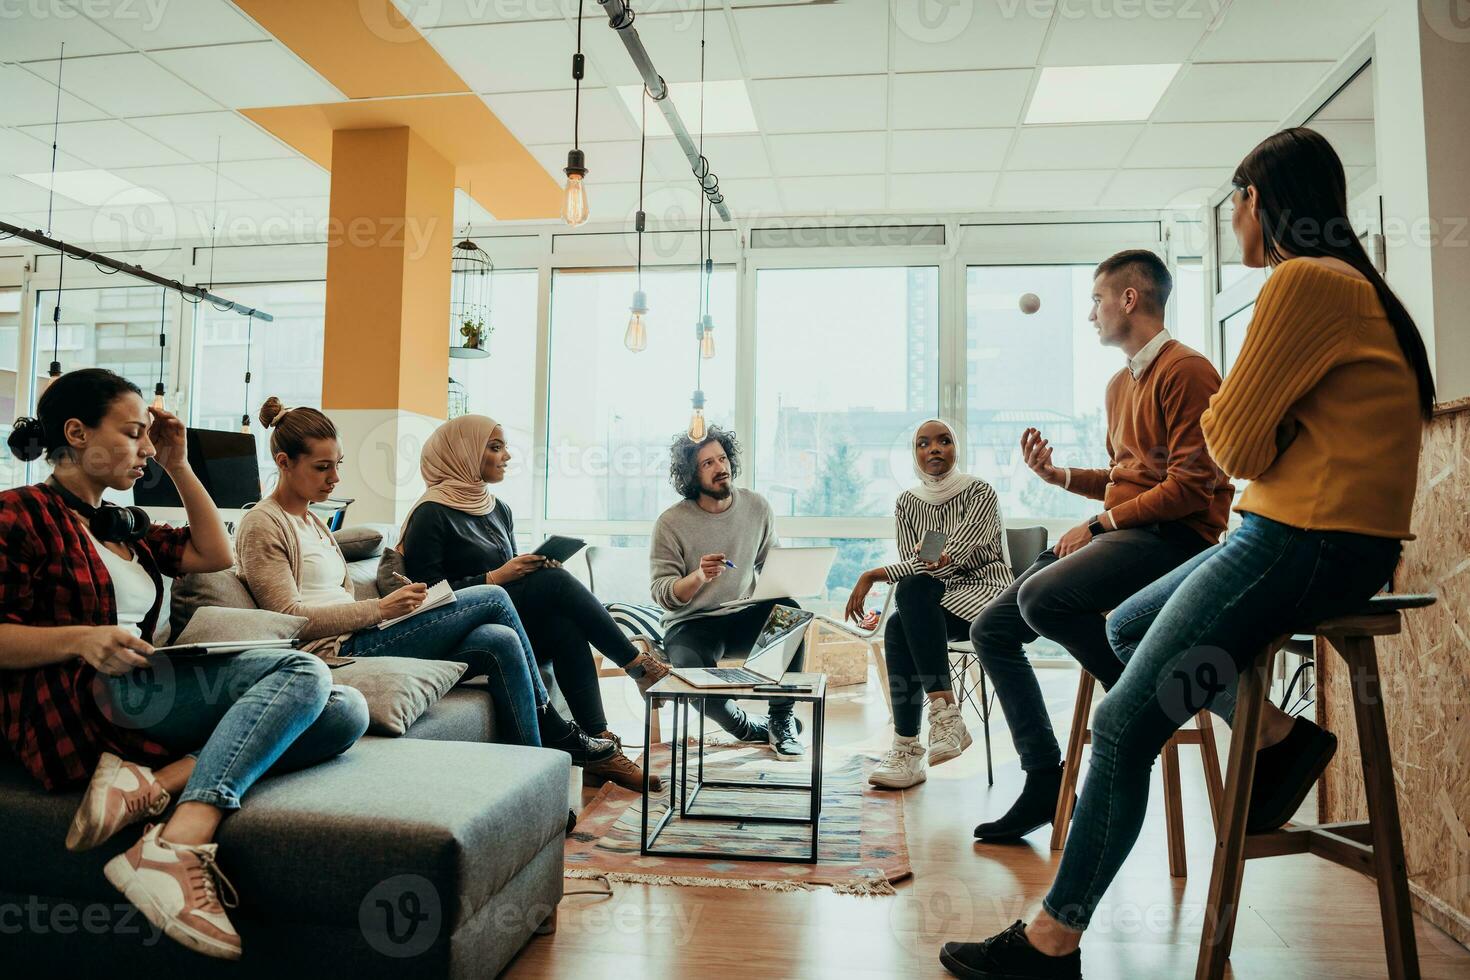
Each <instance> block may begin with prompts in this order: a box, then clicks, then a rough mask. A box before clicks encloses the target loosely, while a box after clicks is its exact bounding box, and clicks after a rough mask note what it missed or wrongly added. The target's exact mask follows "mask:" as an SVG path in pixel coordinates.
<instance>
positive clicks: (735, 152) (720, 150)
mask: <svg viewBox="0 0 1470 980" xmlns="http://www.w3.org/2000/svg"><path fill="white" fill-rule="evenodd" d="M695 139H696V141H697V140H698V137H695ZM655 147H657V150H658V152H659V154H660V156H659V158H658V159H659V160H660V162H661V163H662V164H663V165H664V167H665V169H664V174H665V176H667V177H670V178H680V177H688V178H689V179H690V180H693V179H694V177H693V171H692V170H691V168H690V166H689V160H688V158H687V157H685V156H684V151H683V150H682V149H680V148H679V144H678V143H676V142H675V141H674V140H672V139H660V140H649V142H648V152H649V159H650V160H652V159H654V151H655ZM704 155H705V156H706V157H707V158H708V159H709V162H710V166H711V167H712V168H713V169H714V172H715V173H716V174H717V175H718V176H719V178H720V180H721V181H724V180H726V179H727V178H733V179H736V180H744V179H748V178H753V177H769V176H770V175H771V163H770V161H769V160H768V159H766V148H765V144H764V143H763V142H762V140H761V138H760V137H759V136H749V135H726V136H706V137H705V138H704Z"/></svg>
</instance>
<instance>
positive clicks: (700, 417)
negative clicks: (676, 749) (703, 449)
mask: <svg viewBox="0 0 1470 980" xmlns="http://www.w3.org/2000/svg"><path fill="white" fill-rule="evenodd" d="M706 431H707V429H706V428H705V424H704V409H702V408H696V409H695V410H694V414H693V415H691V416H689V439H690V441H692V442H699V441H701V440H702V439H704V434H705V432H706Z"/></svg>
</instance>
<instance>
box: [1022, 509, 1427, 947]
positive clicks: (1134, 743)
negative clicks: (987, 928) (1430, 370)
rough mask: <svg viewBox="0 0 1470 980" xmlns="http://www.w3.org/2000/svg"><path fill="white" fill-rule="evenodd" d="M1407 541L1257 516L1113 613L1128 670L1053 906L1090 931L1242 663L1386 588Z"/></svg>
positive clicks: (1100, 733) (1111, 626)
mask: <svg viewBox="0 0 1470 980" xmlns="http://www.w3.org/2000/svg"><path fill="white" fill-rule="evenodd" d="M1401 547H1402V545H1401V543H1400V542H1399V541H1396V540H1393V539H1391V538H1376V537H1369V536H1367V535H1362V534H1348V533H1343V532H1336V531H1304V530H1301V529H1299V528H1294V527H1289V526H1288V525H1285V524H1281V523H1278V522H1276V521H1272V520H1269V519H1267V518H1264V517H1260V516H1259V515H1256V514H1246V515H1245V522H1244V524H1243V525H1242V526H1241V528H1240V530H1238V531H1237V532H1235V533H1234V534H1232V535H1231V536H1230V537H1229V538H1227V539H1226V541H1225V542H1224V543H1223V544H1219V545H1216V546H1215V547H1213V548H1211V549H1209V550H1208V551H1205V552H1203V553H1202V554H1200V555H1199V556H1197V557H1196V558H1194V559H1192V560H1190V561H1188V562H1186V563H1185V564H1183V565H1181V566H1180V567H1179V568H1177V569H1175V570H1174V571H1173V572H1170V573H1169V574H1168V575H1165V576H1164V577H1163V578H1161V579H1159V580H1158V581H1157V582H1155V583H1153V584H1152V585H1150V586H1148V587H1146V588H1145V589H1143V591H1141V592H1139V593H1138V594H1137V595H1135V596H1133V597H1132V598H1131V599H1129V600H1128V601H1126V602H1124V603H1123V604H1122V605H1121V606H1119V607H1118V608H1117V609H1115V610H1114V611H1113V614H1112V615H1111V616H1110V617H1109V618H1108V638H1109V640H1110V641H1111V643H1112V644H1113V647H1114V649H1115V650H1116V651H1117V652H1118V655H1119V657H1121V658H1123V659H1124V660H1125V661H1126V663H1127V666H1126V667H1124V669H1123V676H1122V678H1121V679H1120V680H1119V681H1118V683H1117V685H1115V686H1114V687H1113V689H1112V690H1111V691H1109V692H1108V694H1107V695H1106V696H1105V697H1104V698H1103V700H1102V702H1101V704H1099V705H1098V708H1097V711H1096V713H1094V715H1093V719H1092V763H1091V765H1090V766H1089V768H1088V770H1087V778H1086V780H1085V781H1084V782H1083V786H1082V793H1081V795H1080V797H1079V798H1078V801H1077V810H1076V813H1075V815H1074V816H1073V818H1072V831H1071V834H1070V836H1069V837H1068V838H1067V846H1066V850H1065V851H1063V853H1062V863H1061V867H1059V868H1058V869H1057V876H1056V880H1055V881H1053V882H1052V886H1051V891H1049V892H1048V893H1047V895H1046V898H1045V899H1043V900H1042V905H1043V906H1044V907H1045V908H1046V911H1047V912H1048V913H1049V914H1050V915H1051V916H1052V917H1053V918H1055V919H1056V920H1057V921H1058V922H1060V923H1061V924H1062V925H1064V926H1068V927H1069V928H1072V929H1078V930H1081V929H1086V928H1087V924H1088V922H1089V921H1090V920H1091V918H1092V914H1093V911H1094V910H1095V909H1096V908H1097V905H1098V902H1099V901H1100V900H1101V899H1102V896H1103V893H1104V892H1106V891H1107V889H1108V886H1109V885H1110V884H1111V883H1112V881H1113V877H1114V876H1115V875H1116V874H1117V873H1118V869H1119V868H1120V867H1121V866H1122V864H1123V860H1124V858H1126V857H1127V856H1128V852H1129V851H1131V850H1132V849H1133V842H1134V841H1135V840H1137V839H1138V832H1139V828H1140V827H1142V825H1143V815H1144V810H1145V809H1146V807H1147V805H1148V791H1149V782H1150V778H1149V774H1150V772H1151V771H1152V770H1153V763H1154V759H1155V758H1156V757H1157V756H1158V754H1159V752H1160V751H1161V750H1162V749H1163V747H1164V743H1165V742H1167V741H1168V740H1169V736H1170V735H1172V734H1173V733H1174V732H1175V731H1176V730H1177V729H1178V728H1179V727H1180V726H1182V725H1183V724H1184V723H1185V722H1186V721H1187V720H1189V719H1190V718H1192V717H1194V715H1195V714H1197V713H1198V712H1199V711H1201V710H1204V709H1209V710H1210V711H1211V712H1212V713H1215V714H1220V715H1221V716H1222V717H1228V716H1229V714H1230V713H1231V712H1232V710H1233V707H1234V700H1233V698H1232V697H1231V696H1230V695H1231V692H1232V691H1233V690H1234V688H1235V682H1236V679H1237V678H1238V676H1239V674H1240V672H1241V671H1242V670H1245V669H1247V668H1248V667H1249V666H1250V664H1251V663H1252V661H1253V660H1254V659H1255V658H1256V657H1257V656H1258V655H1259V654H1260V653H1261V651H1262V650H1263V649H1264V648H1265V646H1266V644H1268V643H1270V642H1271V641H1272V640H1274V639H1275V638H1277V637H1279V636H1281V635H1282V634H1284V633H1287V632H1290V631H1292V630H1293V629H1299V628H1301V627H1303V626H1308V625H1311V624H1314V623H1317V622H1320V621H1321V620H1324V619H1328V618H1330V617H1332V616H1337V615H1342V614H1345V613H1347V612H1349V611H1351V610H1353V609H1355V608H1356V607H1358V606H1360V605H1361V604H1362V603H1363V602H1364V601H1366V600H1367V599H1369V598H1370V597H1372V596H1373V595H1374V594H1375V593H1376V592H1378V591H1379V590H1380V589H1381V588H1383V586H1384V584H1385V583H1387V582H1388V580H1389V577H1390V576H1391V575H1392V574H1393V569H1394V566H1395V565H1396V564H1397V563H1398V559H1399V552H1400V550H1401Z"/></svg>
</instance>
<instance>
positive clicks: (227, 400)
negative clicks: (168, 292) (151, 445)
mask: <svg viewBox="0 0 1470 980" xmlns="http://www.w3.org/2000/svg"><path fill="white" fill-rule="evenodd" d="M215 291H216V292H218V293H221V294H223V295H226V296H228V297H229V298H230V299H232V300H234V301H235V302H237V303H243V304H245V305H246V306H251V307H255V308H257V309H261V310H264V311H266V312H267V313H269V314H270V315H271V316H273V317H274V318H275V319H274V320H273V321H271V322H269V323H265V322H262V321H256V322H255V323H254V324H253V325H252V324H251V323H250V321H249V319H248V318H246V317H243V316H241V315H240V314H238V313H234V312H221V311H219V310H217V309H215V308H214V307H213V306H210V305H209V304H208V303H200V304H199V305H198V306H194V307H191V308H190V309H189V310H187V311H186V312H188V313H189V314H190V315H192V316H195V317H197V319H196V320H195V327H194V380H193V385H192V387H193V397H192V398H191V404H192V406H193V408H192V412H191V414H192V418H191V419H190V424H191V425H194V426H197V427H198V428H201V429H225V430H229V431H236V430H238V429H239V428H240V417H241V416H242V415H244V414H248V415H249V416H250V429H251V431H252V432H254V433H255V436H256V439H255V443H256V450H257V453H258V454H259V457H260V473H261V481H262V489H263V490H264V491H265V492H267V493H269V492H270V490H271V488H272V487H273V486H274V480H275V472H276V468H275V466H274V465H273V464H272V463H271V461H270V440H269V438H268V437H267V434H266V433H265V432H263V431H262V430H261V428H260V420H259V419H258V418H257V416H258V415H259V412H260V406H261V404H262V403H263V402H264V401H265V400H266V399H267V398H269V397H270V396H271V395H275V396H276V397H277V398H279V399H280V400H281V401H282V402H284V403H285V404H286V405H289V406H293V407H294V406H297V405H310V406H312V407H314V408H315V407H320V406H321V403H322V337H323V320H324V316H325V310H326V284H325V283H323V282H319V281H318V282H280V283H258V284H246V285H233V284H231V285H221V286H219V287H218V288H217V289H216V290H215ZM247 341H248V347H249V351H250V374H251V377H250V392H249V402H248V404H247V402H246V392H245V352H246V348H247Z"/></svg>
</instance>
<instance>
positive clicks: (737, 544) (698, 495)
mask: <svg viewBox="0 0 1470 980" xmlns="http://www.w3.org/2000/svg"><path fill="white" fill-rule="evenodd" d="M669 456H670V461H669V478H670V480H671V481H672V482H673V484H674V489H675V490H677V491H678V492H679V495H680V496H681V497H683V498H684V499H683V500H681V501H679V502H678V503H677V504H675V505H674V506H672V507H670V508H669V509H668V510H666V511H664V512H663V513H662V514H660V515H659V518H658V521H657V522H656V523H655V524H654V526H653V545H652V556H651V560H650V572H651V575H650V577H651V578H652V580H653V583H652V584H653V597H654V599H655V600H657V601H658V604H659V605H661V606H663V607H664V609H666V610H667V612H666V613H665V615H664V627H665V630H666V633H665V636H664V648H665V649H666V650H667V651H668V654H669V662H670V663H672V664H673V665H674V666H675V667H713V666H714V665H715V664H716V663H718V662H719V660H720V658H721V657H723V656H725V655H726V654H727V653H728V654H743V653H747V652H749V651H750V649H751V647H752V646H753V645H754V644H755V638H756V635H757V634H758V633H759V632H760V629H761V627H762V626H763V625H764V624H765V621H766V617H767V616H769V615H770V613H771V609H772V607H773V606H776V605H778V604H779V605H783V606H795V605H796V603H795V602H793V601H792V600H791V599H770V600H767V601H764V602H757V603H753V604H751V605H748V606H739V607H734V608H728V607H724V608H722V607H721V605H720V604H721V603H723V602H730V601H733V600H736V599H743V598H745V597H746V596H748V595H750V594H751V593H752V592H754V591H755V574H756V572H757V571H759V570H760V568H761V566H762V565H764V564H765V560H766V555H767V553H769V552H770V550H771V549H772V548H776V547H780V543H779V542H778V541H777V540H776V523H775V520H774V518H773V517H772V515H771V505H770V504H768V503H766V499H765V498H764V497H762V496H761V495H760V494H758V493H756V492H755V491H753V490H744V489H739V488H737V487H735V485H734V481H735V477H736V476H737V475H738V474H739V473H740V444H739V443H738V442H737V441H736V440H735V433H733V432H727V431H725V430H723V429H721V428H719V427H718V426H711V427H710V429H709V433H708V434H707V435H706V436H705V438H704V439H702V440H700V441H699V442H695V441H694V440H692V439H690V438H689V437H688V436H687V435H685V434H684V433H682V432H681V433H679V434H678V435H677V436H675V437H674V441H673V444H672V445H671V446H670V447H669ZM804 652H805V651H804V650H802V649H799V650H797V653H796V657H795V658H794V659H793V660H792V662H791V669H792V670H800V669H801V662H802V656H803V653H804ZM704 704H705V711H706V713H707V714H708V715H709V717H710V718H712V719H713V720H714V721H715V722H716V723H717V724H718V725H719V726H720V727H721V728H723V729H725V731H727V732H729V733H730V734H731V735H734V736H735V737H736V738H738V739H740V740H741V741H743V742H769V743H770V744H771V745H772V746H773V747H774V748H775V750H776V754H777V755H780V756H799V755H801V754H802V751H803V750H802V746H801V742H800V741H798V740H797V735H798V733H799V732H800V723H799V722H797V721H796V719H795V718H794V716H793V714H792V708H793V705H792V702H791V701H790V700H789V699H777V700H773V701H771V713H770V717H769V718H765V719H761V718H752V717H751V716H750V715H748V714H746V713H745V712H744V711H743V710H741V708H740V707H739V706H738V705H736V704H735V702H734V701H733V700H731V699H729V698H723V699H721V698H706V699H704Z"/></svg>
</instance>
